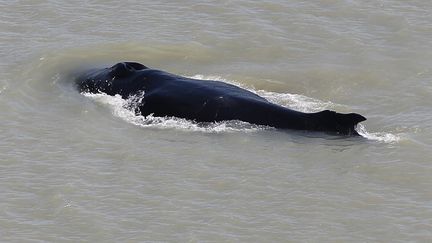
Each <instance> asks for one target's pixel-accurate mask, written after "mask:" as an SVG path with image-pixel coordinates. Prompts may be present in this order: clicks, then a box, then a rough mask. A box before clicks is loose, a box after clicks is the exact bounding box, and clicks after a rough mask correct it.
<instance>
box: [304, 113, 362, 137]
mask: <svg viewBox="0 0 432 243" xmlns="http://www.w3.org/2000/svg"><path fill="white" fill-rule="evenodd" d="M313 114H314V116H315V117H316V118H318V119H317V121H318V124H317V126H316V130H318V131H328V132H336V133H338V134H342V135H359V134H358V133H357V131H356V130H355V128H356V126H357V124H358V123H359V122H362V121H366V118H365V117H364V116H362V115H359V114H356V113H349V114H341V113H337V112H335V111H329V110H325V111H321V112H317V113H313Z"/></svg>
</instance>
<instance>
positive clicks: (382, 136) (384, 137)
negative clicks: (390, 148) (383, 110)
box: [356, 124, 401, 143]
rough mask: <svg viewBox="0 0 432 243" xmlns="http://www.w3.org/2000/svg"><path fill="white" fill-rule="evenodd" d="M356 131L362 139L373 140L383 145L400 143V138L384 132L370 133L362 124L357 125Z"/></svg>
mask: <svg viewBox="0 0 432 243" xmlns="http://www.w3.org/2000/svg"><path fill="white" fill-rule="evenodd" d="M356 131H357V132H358V133H359V134H360V135H361V136H363V137H365V138H367V139H370V140H375V141H379V142H383V143H397V142H399V141H400V139H401V138H400V137H399V136H397V135H394V134H391V133H386V132H373V133H370V132H368V131H367V130H366V127H365V126H364V125H362V124H358V125H357V128H356Z"/></svg>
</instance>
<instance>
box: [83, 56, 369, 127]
mask: <svg viewBox="0 0 432 243" xmlns="http://www.w3.org/2000/svg"><path fill="white" fill-rule="evenodd" d="M76 84H77V86H78V90H79V91H80V92H90V93H100V92H103V93H106V94H108V95H116V94H119V95H121V96H122V97H123V98H128V97H129V96H131V95H137V94H142V93H144V98H143V99H142V101H141V103H140V104H139V105H138V109H139V111H138V112H139V113H140V114H141V115H143V116H147V115H150V114H153V116H161V117H163V116H173V117H179V118H185V119H190V120H194V121H197V122H216V121H225V120H240V121H245V122H249V123H252V124H257V125H265V126H271V127H275V128H280V129H295V130H308V131H322V132H328V133H333V134H340V135H358V133H357V132H356V131H355V130H354V129H355V126H356V125H357V123H359V122H362V121H365V120H366V118H364V117H363V116H361V115H359V114H356V113H350V114H340V113H336V112H334V111H329V110H325V111H321V112H317V113H304V112H299V111H294V110H291V109H288V108H285V107H282V106H280V105H277V104H273V103H271V102H269V101H267V100H266V99H265V98H263V97H261V96H259V95H257V94H254V93H252V92H250V91H248V90H245V89H242V88H240V87H237V86H235V85H231V84H227V83H224V82H220V81H208V80H198V79H191V78H186V77H182V76H178V75H174V74H170V73H167V72H164V71H160V70H156V69H150V68H147V67H145V66H144V65H142V64H139V63H135V62H123V63H118V64H116V65H114V66H112V67H110V68H104V69H99V70H92V71H88V72H86V73H84V74H83V75H81V76H80V77H78V78H77V79H76Z"/></svg>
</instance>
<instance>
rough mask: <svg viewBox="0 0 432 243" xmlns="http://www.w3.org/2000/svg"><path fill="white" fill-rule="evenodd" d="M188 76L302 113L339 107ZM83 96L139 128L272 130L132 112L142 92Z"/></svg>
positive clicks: (378, 137)
mask: <svg viewBox="0 0 432 243" xmlns="http://www.w3.org/2000/svg"><path fill="white" fill-rule="evenodd" d="M191 78H195V79H203V80H217V81H223V82H226V83H230V84H233V85H237V86H240V87H242V88H245V89H247V90H249V91H251V92H253V93H256V94H258V95H260V96H262V97H264V98H266V99H268V100H269V101H271V102H273V103H276V104H279V105H282V106H285V107H289V108H291V109H294V110H299V111H302V112H317V111H321V110H323V109H332V108H333V109H334V107H336V106H341V105H338V104H334V103H332V102H330V101H327V102H324V101H321V100H317V99H313V98H310V97H307V96H303V95H299V94H288V93H276V92H270V91H264V90H255V89H253V88H250V87H245V86H244V85H242V84H239V83H237V82H235V81H233V80H226V79H223V78H221V77H219V76H204V75H195V76H192V77H191ZM84 95H85V96H87V97H89V98H91V99H93V100H95V101H96V102H98V103H101V104H103V105H107V106H108V107H109V108H110V109H111V111H112V113H113V115H115V116H117V117H119V118H121V119H123V120H125V121H127V122H129V123H132V124H134V125H137V126H140V127H150V128H159V129H179V130H183V131H199V132H208V133H221V132H236V131H242V132H253V131H258V130H263V129H271V128H269V127H266V126H258V125H253V124H250V123H247V122H242V121H223V122H215V123H197V122H193V121H190V120H187V119H182V118H177V117H155V116H152V115H149V116H146V117H144V116H141V115H137V114H136V113H135V110H136V109H137V108H138V104H139V103H141V101H142V99H143V98H144V93H141V94H139V95H136V96H131V97H129V98H128V99H126V100H125V99H123V98H122V97H121V96H120V95H115V96H110V95H107V94H104V93H98V94H92V93H84ZM356 130H357V132H358V133H359V134H360V135H362V136H363V137H365V138H367V139H370V140H375V141H379V142H384V143H395V142H398V141H399V140H400V137H399V136H396V135H394V134H391V133H385V132H376V133H370V132H368V131H367V130H366V128H365V127H364V126H363V125H362V124H359V125H358V126H357V129H356Z"/></svg>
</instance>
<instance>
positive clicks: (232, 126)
mask: <svg viewBox="0 0 432 243" xmlns="http://www.w3.org/2000/svg"><path fill="white" fill-rule="evenodd" d="M83 95H85V96H86V97H89V98H91V99H93V100H94V101H96V102H98V103H100V104H103V105H107V106H108V107H109V108H110V109H111V111H112V113H113V115H114V116H117V117H119V118H121V119H123V120H125V121H127V122H129V123H132V124H134V125H136V126H140V127H146V128H160V129H179V130H184V131H199V132H208V133H221V132H238V131H242V132H254V131H259V130H263V129H267V128H268V127H266V126H259V125H253V124H250V123H247V122H242V121H223V122H208V123H198V122H194V121H191V120H187V119H182V118H177V117H156V116H153V115H149V116H146V117H144V116H141V115H137V114H136V113H135V110H136V108H137V105H138V104H139V103H140V102H141V100H142V98H143V94H141V95H137V96H131V97H129V98H128V99H126V100H125V99H123V98H122V97H121V96H120V95H115V96H110V95H107V94H104V93H98V94H92V93H83Z"/></svg>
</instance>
